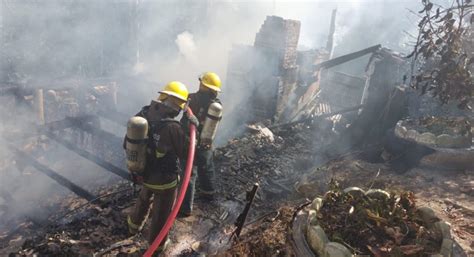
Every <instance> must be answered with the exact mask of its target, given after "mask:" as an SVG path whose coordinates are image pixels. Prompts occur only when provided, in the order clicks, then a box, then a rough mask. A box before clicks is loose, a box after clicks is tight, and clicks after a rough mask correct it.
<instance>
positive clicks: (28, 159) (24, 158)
mask: <svg viewBox="0 0 474 257" xmlns="http://www.w3.org/2000/svg"><path fill="white" fill-rule="evenodd" d="M7 144H8V145H9V148H10V149H11V150H12V151H13V153H14V154H15V155H16V156H17V157H18V158H20V162H24V163H27V164H29V165H31V166H33V167H34V168H35V169H37V170H38V171H40V172H41V173H43V174H45V175H46V176H48V177H50V178H51V179H53V180H54V181H56V182H58V184H60V185H61V186H64V187H66V188H67V189H69V190H71V191H72V192H73V193H75V194H76V195H78V196H80V197H82V198H84V199H86V200H88V201H91V200H93V199H95V198H97V196H95V195H93V194H92V193H90V192H88V191H87V190H85V189H83V188H82V187H80V186H78V185H77V184H75V183H74V182H72V181H70V180H69V179H67V178H65V177H63V176H62V175H60V174H58V173H57V172H56V171H54V170H52V169H50V168H48V167H47V166H46V165H44V164H42V163H40V162H38V161H37V160H36V159H35V158H33V157H32V156H30V155H29V154H27V153H25V152H24V151H22V150H20V149H18V148H16V147H15V146H14V145H12V144H10V143H7Z"/></svg>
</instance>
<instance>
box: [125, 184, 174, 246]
mask: <svg viewBox="0 0 474 257" xmlns="http://www.w3.org/2000/svg"><path fill="white" fill-rule="evenodd" d="M176 194H177V187H176V186H175V187H173V188H169V189H163V190H155V189H149V188H147V187H145V186H144V187H143V188H142V190H141V192H140V195H139V196H138V199H137V202H136V204H135V207H134V209H133V211H132V213H131V214H130V215H129V217H128V226H129V229H130V230H131V231H130V232H137V231H138V228H139V227H140V225H141V224H142V223H143V222H144V219H145V216H146V213H147V212H148V209H149V208H150V204H151V198H152V196H153V206H152V209H151V212H150V217H151V224H150V233H149V236H148V241H149V242H150V244H151V243H152V242H153V240H155V238H156V236H157V235H158V233H159V232H160V231H161V229H162V228H163V226H164V225H165V222H166V219H167V218H168V216H169V215H170V213H171V210H172V208H173V205H174V203H175V201H176ZM133 229H135V231H133ZM167 239H168V235H166V237H165V239H164V240H163V241H162V243H161V245H160V247H159V248H158V250H160V248H161V249H163V246H164V244H165V243H166V241H167Z"/></svg>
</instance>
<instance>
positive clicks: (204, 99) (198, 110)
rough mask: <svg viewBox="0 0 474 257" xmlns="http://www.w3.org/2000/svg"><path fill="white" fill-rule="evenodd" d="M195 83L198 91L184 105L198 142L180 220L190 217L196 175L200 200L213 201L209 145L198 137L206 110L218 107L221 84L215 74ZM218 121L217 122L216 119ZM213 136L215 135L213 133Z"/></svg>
mask: <svg viewBox="0 0 474 257" xmlns="http://www.w3.org/2000/svg"><path fill="white" fill-rule="evenodd" d="M199 82H200V83H199V90H198V91H197V92H196V93H193V94H190V95H189V101H188V103H189V108H190V109H191V110H192V111H193V113H194V114H195V115H196V117H197V119H198V121H199V124H200V125H199V127H198V129H197V137H198V140H197V145H196V155H195V157H194V165H195V167H194V168H193V174H192V177H191V180H190V182H189V186H188V190H187V191H186V197H185V198H184V201H183V205H182V206H181V209H180V212H179V215H180V216H181V217H188V216H190V215H191V212H192V208H193V202H194V192H195V183H196V175H197V180H198V181H199V186H200V188H199V189H200V193H201V195H202V198H203V199H205V200H206V201H209V202H210V201H212V200H214V194H215V186H214V176H215V168H214V161H213V148H212V141H210V140H203V138H202V135H203V127H205V121H206V118H209V117H210V115H209V110H210V109H211V108H210V106H211V105H212V106H214V105H213V104H214V103H218V106H220V107H221V101H220V100H219V99H218V98H217V95H218V94H219V92H221V80H220V78H219V76H218V75H217V74H216V73H213V72H206V73H204V74H203V75H202V76H200V77H199ZM219 115H220V113H219ZM218 119H219V120H220V116H219V117H218ZM214 121H215V122H218V121H216V119H214ZM181 122H182V124H183V126H184V127H185V128H186V127H187V126H186V124H187V122H189V121H188V118H187V117H185V116H183V118H182V119H181ZM215 129H216V127H215ZM213 133H214V134H215V131H214V132H213ZM196 173H197V174H196Z"/></svg>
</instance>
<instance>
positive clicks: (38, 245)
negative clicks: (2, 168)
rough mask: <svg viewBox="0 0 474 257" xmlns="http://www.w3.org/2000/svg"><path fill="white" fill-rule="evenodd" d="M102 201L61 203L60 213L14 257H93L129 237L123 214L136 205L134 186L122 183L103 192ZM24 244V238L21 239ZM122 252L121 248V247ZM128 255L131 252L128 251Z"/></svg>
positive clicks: (35, 232)
mask: <svg viewBox="0 0 474 257" xmlns="http://www.w3.org/2000/svg"><path fill="white" fill-rule="evenodd" d="M99 193H100V195H101V196H102V198H101V199H97V200H95V201H89V202H85V201H84V200H83V199H81V198H68V199H63V200H62V201H61V205H63V207H60V206H56V208H60V211H59V212H58V213H57V214H56V215H53V216H51V217H50V218H49V221H48V222H47V223H46V225H45V226H42V227H39V228H38V227H31V228H30V229H25V230H23V232H26V231H30V233H31V234H30V235H29V236H28V239H26V240H24V242H23V244H22V246H21V250H20V251H19V252H18V253H17V254H14V253H12V256H31V255H34V254H37V255H39V256H81V255H90V254H91V253H93V252H96V251H98V250H100V249H104V248H108V247H109V246H110V245H112V244H113V243H115V242H117V241H120V240H122V239H124V238H126V237H127V236H128V228H127V224H126V216H125V214H124V213H123V210H124V209H126V208H128V207H129V206H131V205H132V204H133V199H134V198H135V195H134V194H133V190H132V188H131V187H130V185H128V184H126V182H121V183H118V184H116V185H113V186H108V187H106V188H103V189H101V190H99ZM19 238H20V240H22V239H21V236H20V237H19ZM117 248H118V249H117V251H119V252H120V248H119V247H117ZM127 251H129V250H128V249H127Z"/></svg>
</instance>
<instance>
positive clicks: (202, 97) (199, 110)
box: [181, 91, 222, 146]
mask: <svg viewBox="0 0 474 257" xmlns="http://www.w3.org/2000/svg"><path fill="white" fill-rule="evenodd" d="M214 102H217V103H220V104H222V103H221V101H220V100H219V98H211V97H210V96H209V95H208V94H206V93H204V92H201V91H198V92H196V93H192V94H189V97H188V106H189V108H191V110H192V111H193V113H194V115H195V116H196V118H197V119H198V121H199V127H198V128H197V133H196V136H197V138H198V142H197V143H198V144H197V145H198V146H199V144H200V142H199V141H200V140H199V139H200V134H201V131H202V128H203V126H204V121H205V120H206V116H207V110H208V109H209V106H210V105H211V104H212V103H214ZM188 122H189V121H188V119H187V118H186V116H185V115H184V116H183V118H182V119H181V123H182V124H183V126H184V128H185V129H187V128H188V127H189V126H188Z"/></svg>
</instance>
